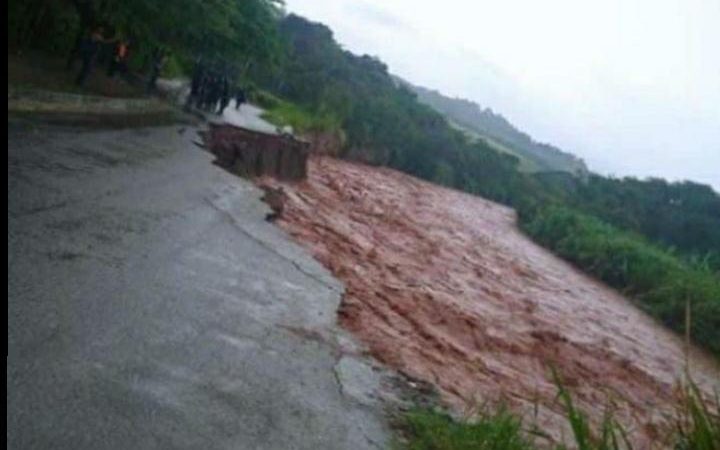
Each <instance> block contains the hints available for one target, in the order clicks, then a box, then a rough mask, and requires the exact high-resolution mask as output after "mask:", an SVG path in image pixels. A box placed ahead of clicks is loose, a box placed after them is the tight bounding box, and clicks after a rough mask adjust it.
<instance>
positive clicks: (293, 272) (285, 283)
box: [7, 119, 389, 449]
mask: <svg viewBox="0 0 720 450" xmlns="http://www.w3.org/2000/svg"><path fill="white" fill-rule="evenodd" d="M197 139H198V138H197V136H196V135H195V130H194V129H193V128H192V127H187V126H172V127H163V128H147V129H125V130H97V129H95V130H89V129H81V128H68V127H65V128H60V127H53V126H48V125H43V124H40V123H38V122H33V121H29V120H19V119H9V120H8V350H7V411H8V412H7V446H8V447H9V448H72V449H83V448H87V449H97V448H144V449H145V448H179V449H182V448H187V449H196V448H203V449H220V448H223V449H224V448H233V449H344V448H347V449H365V448H384V447H386V446H387V444H388V441H389V437H388V436H389V432H388V429H387V425H386V423H385V419H384V414H383V411H382V405H381V404H380V401H379V400H378V399H377V398H378V395H377V390H378V385H379V383H380V378H381V374H380V373H381V371H380V370H379V369H377V368H375V367H372V366H371V365H370V364H369V363H368V362H367V361H366V360H364V359H362V358H360V357H358V356H356V355H358V354H360V353H361V351H360V349H358V348H357V347H356V345H355V344H354V342H353V340H352V339H351V338H350V337H349V336H348V335H346V334H345V333H344V332H343V331H342V330H339V329H338V328H337V326H336V309H337V306H338V304H339V302H340V296H341V294H342V292H343V286H342V285H341V284H340V283H339V282H338V281H337V280H335V279H334V278H333V277H332V276H331V275H330V274H329V273H328V272H327V271H326V270H325V269H324V268H323V267H322V266H321V265H320V264H319V263H317V262H316V261H315V260H313V259H312V258H311V257H310V256H309V255H308V254H307V252H305V251H304V250H302V249H301V248H300V247H298V246H297V245H295V244H294V243H292V242H291V241H290V240H289V238H288V237H287V236H286V235H285V234H284V232H282V231H281V230H280V229H278V228H276V227H275V226H273V225H272V224H269V223H267V222H265V221H264V217H265V215H266V214H267V213H268V212H269V210H268V208H267V207H266V205H264V204H263V203H262V202H261V201H260V200H259V198H260V196H261V191H259V190H258V189H257V188H256V187H254V186H253V185H252V184H251V183H249V182H247V181H245V180H242V179H239V178H237V177H235V176H233V175H231V174H229V173H226V172H225V171H223V170H222V169H220V168H218V167H216V166H214V165H212V164H211V161H212V157H211V155H209V154H208V153H206V152H204V151H202V150H201V149H199V148H198V147H196V146H195V145H194V144H193V141H195V140H197Z"/></svg>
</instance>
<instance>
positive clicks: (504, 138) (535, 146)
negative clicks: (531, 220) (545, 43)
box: [397, 78, 588, 175]
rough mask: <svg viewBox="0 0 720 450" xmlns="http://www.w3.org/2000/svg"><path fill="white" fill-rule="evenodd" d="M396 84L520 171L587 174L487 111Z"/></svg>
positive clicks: (568, 157) (573, 158) (576, 163)
mask: <svg viewBox="0 0 720 450" xmlns="http://www.w3.org/2000/svg"><path fill="white" fill-rule="evenodd" d="M397 81H398V82H400V83H401V84H403V85H405V86H407V87H408V88H409V89H410V90H412V91H413V92H415V93H416V94H417V96H418V100H420V101H421V102H422V103H425V104H427V105H429V106H431V107H433V108H434V109H435V110H437V111H438V112H440V113H441V114H443V115H444V116H445V117H447V119H448V120H449V121H450V122H451V124H452V125H453V126H455V127H456V128H459V129H461V130H463V131H465V132H466V133H467V134H468V135H469V136H470V137H474V138H477V139H483V140H485V141H486V142H487V143H488V144H490V145H491V146H492V147H494V148H495V149H496V150H498V151H501V152H505V153H511V154H513V155H515V156H517V157H518V158H520V161H521V163H520V168H521V170H523V171H526V172H557V171H560V172H569V173H572V174H577V175H585V174H586V173H587V172H588V169H587V167H586V166H585V162H584V161H583V160H582V159H580V158H578V157H577V156H575V155H573V154H570V153H567V152H564V151H562V150H560V149H559V148H557V147H554V146H552V145H549V144H543V143H540V142H536V141H535V140H533V139H532V137H530V136H529V135H527V134H526V133H523V132H522V131H520V130H518V129H517V128H515V126H514V125H513V124H511V123H510V122H508V120H507V119H506V118H505V117H503V116H502V115H501V114H497V113H495V112H493V111H492V110H491V109H490V108H484V109H483V108H481V107H480V105H478V104H477V103H474V102H472V101H470V100H465V99H462V98H450V97H447V96H445V95H443V94H441V93H440V92H437V91H434V90H431V89H427V88H424V87H421V86H415V85H413V84H412V83H409V82H407V81H405V80H402V79H399V78H397Z"/></svg>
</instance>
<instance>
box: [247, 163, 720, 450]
mask: <svg viewBox="0 0 720 450" xmlns="http://www.w3.org/2000/svg"><path fill="white" fill-rule="evenodd" d="M260 182H261V184H264V185H266V186H269V187H272V188H279V187H282V188H283V192H284V194H285V196H286V199H285V204H284V207H283V208H282V215H281V217H279V219H278V221H277V222H278V224H279V225H280V226H281V227H282V228H284V229H285V230H287V231H288V232H289V233H290V234H291V235H292V236H294V237H295V238H297V239H298V241H299V242H301V243H302V244H303V245H305V246H306V247H308V248H309V249H310V250H311V251H312V253H313V254H314V256H315V257H316V258H317V259H318V260H319V261H321V262H322V263H323V264H324V265H326V266H327V267H328V268H329V269H330V270H331V271H332V272H333V273H334V274H335V276H337V277H338V278H340V279H341V280H342V281H343V282H344V283H345V285H346V289H347V291H346V293H345V296H344V301H343V304H342V306H341V309H340V311H339V321H340V323H341V324H342V325H343V326H344V327H345V328H347V329H348V330H350V331H352V332H353V333H354V334H355V335H356V336H357V337H358V338H359V339H360V340H361V341H362V342H363V343H364V344H365V345H366V346H367V348H368V349H369V352H370V353H371V354H372V355H373V356H374V357H375V358H377V359H378V360H380V361H382V362H383V363H386V364H387V365H389V366H390V367H393V368H396V369H398V370H399V371H401V372H403V373H405V374H407V375H408V376H411V377H413V378H417V379H420V380H423V381H427V382H430V383H432V384H434V385H435V386H436V387H437V388H438V389H439V391H440V394H441V397H442V399H443V401H444V402H446V403H447V405H448V406H449V407H451V408H452V409H453V410H454V411H455V412H457V413H460V414H462V413H465V412H467V411H470V410H472V409H473V408H475V407H477V405H479V404H484V403H487V402H490V403H492V402H495V401H503V402H505V403H506V404H509V405H510V406H511V407H513V408H514V409H516V410H517V411H519V412H521V413H523V414H525V415H526V418H527V420H529V421H532V420H536V421H537V423H538V424H539V425H540V426H541V427H542V428H543V429H545V430H546V431H549V432H551V433H552V435H553V437H554V438H555V440H558V439H562V435H563V434H565V435H567V433H568V429H567V426H566V425H565V419H564V418H562V415H561V412H562V408H561V407H560V405H559V404H558V403H557V401H556V399H555V397H556V394H557V389H556V387H555V385H554V384H553V382H552V377H551V376H550V370H549V367H550V365H554V366H555V367H556V368H557V369H558V371H559V372H560V373H561V374H562V377H563V378H564V382H565V384H566V385H567V386H568V387H569V388H570V389H571V391H572V392H573V394H574V396H575V399H576V400H577V402H578V404H579V406H580V407H581V408H582V409H584V410H586V411H588V412H590V413H591V414H592V415H593V417H594V419H595V420H597V419H599V417H600V416H601V415H602V413H603V411H604V409H605V407H604V406H605V405H607V404H608V402H610V401H613V402H614V403H616V405H617V414H618V416H619V418H620V419H621V420H622V422H624V423H625V424H626V425H628V424H629V425H630V426H628V431H629V432H630V437H631V439H632V441H634V442H635V444H636V448H647V447H648V442H649V440H650V439H652V440H656V439H658V438H661V437H662V436H663V435H664V433H665V431H666V427H667V425H666V420H667V418H668V415H669V414H671V413H670V410H671V405H672V403H673V401H674V391H675V386H676V381H677V379H678V376H679V375H680V374H681V373H682V370H683V367H684V360H685V358H684V355H683V345H682V341H681V339H680V338H679V337H677V336H675V335H674V334H672V333H670V332H669V331H667V330H666V329H664V328H663V327H662V326H660V325H659V324H658V323H656V322H655V321H654V320H652V319H651V318H649V317H648V316H646V315H645V314H644V313H642V312H640V311H639V310H638V309H637V308H636V307H634V306H633V305H632V304H631V303H630V302H629V301H628V300H626V299H625V298H623V297H622V296H620V295H619V294H618V293H617V292H615V291H613V290H611V289H609V288H607V287H605V286H604V285H602V284H600V283H598V282H597V281H595V280H593V279H591V278H589V277H587V276H585V275H584V274H582V273H581V272H579V271H578V270H576V269H575V268H573V267H572V266H570V265H569V264H567V263H565V262H563V261H562V260H560V259H559V258H557V257H555V256H553V255H552V254H551V253H549V252H548V251H546V250H545V249H543V248H541V247H540V246H538V245H536V244H534V243H533V242H532V241H531V240H530V239H529V238H527V237H526V236H524V235H523V234H522V233H521V232H520V231H519V230H518V228H517V226H516V223H515V214H514V212H513V211H512V210H511V209H509V208H507V207H504V206H500V205H498V204H495V203H492V202H489V201H486V200H484V199H482V198H479V197H475V196H471V195H468V194H464V193H461V192H457V191H453V190H450V189H445V188H441V187H438V186H435V185H432V184H429V183H426V182H422V181H420V180H417V179H414V178H412V177H409V176H406V175H403V174H400V173H398V172H396V171H392V170H389V169H384V168H375V167H369V166H365V165H360V164H354V163H349V162H345V161H340V160H336V159H331V158H326V157H312V158H311V159H310V162H309V176H308V179H307V180H306V181H303V182H300V183H296V184H292V183H281V182H278V181H276V180H271V179H263V180H260ZM690 360H691V367H692V370H693V376H694V378H695V380H696V382H698V383H699V384H700V385H701V386H703V388H704V389H708V390H710V389H712V388H713V387H718V385H720V381H719V380H720V368H719V366H718V364H717V363H716V362H715V361H714V360H712V359H711V357H709V356H708V355H707V354H705V353H703V352H702V351H700V350H693V351H692V354H691V358H690ZM713 385H714V386H713ZM536 405H537V408H536ZM533 417H534V419H533Z"/></svg>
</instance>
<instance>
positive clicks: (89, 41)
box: [75, 27, 105, 86]
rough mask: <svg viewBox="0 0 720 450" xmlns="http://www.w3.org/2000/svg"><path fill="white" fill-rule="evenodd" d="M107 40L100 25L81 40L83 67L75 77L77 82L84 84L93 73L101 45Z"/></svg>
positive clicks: (79, 84) (80, 84)
mask: <svg viewBox="0 0 720 450" xmlns="http://www.w3.org/2000/svg"><path fill="white" fill-rule="evenodd" d="M104 42H105V40H104V38H103V29H102V27H98V28H96V29H95V31H93V32H92V33H91V34H90V36H86V37H85V38H84V39H83V40H82V41H81V42H80V51H79V53H80V58H81V59H82V67H81V68H80V73H78V76H77V78H75V84H76V85H78V86H83V85H84V84H85V81H86V80H87V78H88V77H89V76H90V73H92V69H93V66H94V65H95V59H96V58H97V54H98V52H99V51H100V46H101V45H102V44H103V43H104Z"/></svg>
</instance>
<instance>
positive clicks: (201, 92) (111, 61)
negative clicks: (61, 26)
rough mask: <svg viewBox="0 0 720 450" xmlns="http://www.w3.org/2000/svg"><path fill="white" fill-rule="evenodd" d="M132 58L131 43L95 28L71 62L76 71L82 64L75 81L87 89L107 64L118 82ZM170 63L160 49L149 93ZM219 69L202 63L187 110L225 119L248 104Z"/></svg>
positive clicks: (154, 60) (79, 44) (152, 68)
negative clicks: (95, 72) (229, 111)
mask: <svg viewBox="0 0 720 450" xmlns="http://www.w3.org/2000/svg"><path fill="white" fill-rule="evenodd" d="M129 54H130V41H129V40H128V39H125V38H122V37H114V38H110V39H108V38H106V37H105V36H104V29H103V28H102V27H97V28H94V29H93V30H92V31H91V32H90V33H88V34H86V35H84V36H82V37H81V38H80V39H79V40H78V42H77V44H76V46H75V50H74V51H73V53H72V54H71V55H70V59H69V60H68V68H72V66H73V65H74V62H75V60H76V59H77V58H78V57H79V58H80V60H81V64H82V65H81V67H80V71H79V72H78V75H77V77H76V78H75V83H76V84H77V85H78V86H83V85H84V84H85V82H86V81H87V79H88V77H89V76H90V74H91V73H92V71H93V70H94V68H95V66H96V65H97V64H103V63H106V64H107V75H108V76H109V77H110V78H114V77H115V76H116V75H118V74H120V75H122V76H124V75H126V74H127V73H128V65H127V64H128V57H129ZM166 61H167V52H165V51H164V50H162V49H159V48H158V49H156V50H155V51H154V52H153V53H152V61H151V65H150V73H149V74H148V78H147V80H148V81H147V86H146V87H147V90H148V92H151V91H153V90H155V84H156V82H157V79H158V77H159V76H160V72H161V70H162V68H163V66H164V65H165V62H166ZM217 67H218V66H217V65H215V66H214V67H213V66H210V65H206V64H204V63H203V62H202V61H198V63H197V64H196V66H195V70H194V72H193V76H192V80H191V83H190V95H189V96H188V97H187V100H186V103H185V108H186V109H188V110H189V109H191V108H193V107H194V108H198V109H200V110H203V111H206V112H211V113H216V114H220V115H222V114H223V112H224V111H225V109H226V108H227V107H228V106H229V105H230V102H231V100H233V99H234V100H235V109H236V110H239V109H240V106H241V105H242V104H243V103H245V101H246V92H245V89H243V88H242V87H240V86H237V85H234V84H233V83H232V82H231V79H230V76H229V75H228V70H219V69H217Z"/></svg>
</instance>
